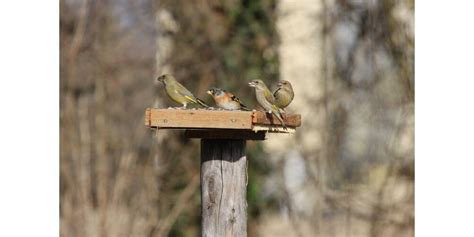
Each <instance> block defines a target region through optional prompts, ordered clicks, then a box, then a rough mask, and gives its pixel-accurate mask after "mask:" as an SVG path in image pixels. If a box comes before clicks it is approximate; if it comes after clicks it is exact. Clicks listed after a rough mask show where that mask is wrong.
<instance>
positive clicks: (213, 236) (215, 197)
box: [201, 139, 247, 237]
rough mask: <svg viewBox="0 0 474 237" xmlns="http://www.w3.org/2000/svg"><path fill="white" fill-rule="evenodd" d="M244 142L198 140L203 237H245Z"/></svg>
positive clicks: (245, 167) (245, 185)
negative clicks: (199, 143) (199, 145)
mask: <svg viewBox="0 0 474 237" xmlns="http://www.w3.org/2000/svg"><path fill="white" fill-rule="evenodd" d="M246 194H247V157H246V156H245V140H215V139H213V140H207V139H202V140H201V215H202V220H201V221H202V233H201V236H203V237H221V236H236V237H241V236H247V201H246Z"/></svg>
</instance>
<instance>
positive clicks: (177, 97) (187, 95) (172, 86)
mask: <svg viewBox="0 0 474 237" xmlns="http://www.w3.org/2000/svg"><path fill="white" fill-rule="evenodd" d="M157 80H158V81H160V82H162V83H163V85H164V86H165V91H166V94H167V95H168V97H169V98H170V99H171V100H172V101H174V102H176V103H178V104H182V105H183V107H182V108H183V109H186V106H187V105H188V104H192V103H193V104H199V105H201V106H202V107H205V108H207V107H209V106H208V105H206V103H204V102H203V101H202V100H200V99H198V98H196V96H194V95H193V94H192V93H191V92H190V91H189V90H188V89H186V87H184V86H183V85H181V84H180V83H179V82H178V81H176V79H175V78H174V77H173V76H172V75H170V74H164V75H161V76H159V77H158V79H157Z"/></svg>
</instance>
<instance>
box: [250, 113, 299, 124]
mask: <svg viewBox="0 0 474 237" xmlns="http://www.w3.org/2000/svg"><path fill="white" fill-rule="evenodd" d="M282 117H283V122H285V125H286V126H288V127H299V126H301V115H300V114H283V116H282ZM252 123H253V124H257V125H281V123H280V121H279V120H278V119H277V118H276V117H275V115H273V114H272V115H270V114H267V113H264V112H262V111H255V112H254V113H253V114H252Z"/></svg>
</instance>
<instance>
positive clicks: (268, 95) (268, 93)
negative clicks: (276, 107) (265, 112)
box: [263, 89, 275, 104]
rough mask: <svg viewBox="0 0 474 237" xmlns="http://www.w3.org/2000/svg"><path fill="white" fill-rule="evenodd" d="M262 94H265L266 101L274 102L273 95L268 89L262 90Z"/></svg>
mask: <svg viewBox="0 0 474 237" xmlns="http://www.w3.org/2000/svg"><path fill="white" fill-rule="evenodd" d="M263 95H264V96H265V99H267V100H268V102H270V103H272V104H273V103H275V97H273V94H272V92H271V91H270V90H269V89H266V90H265V91H264V92H263Z"/></svg>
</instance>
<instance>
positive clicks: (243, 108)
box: [240, 103, 251, 111]
mask: <svg viewBox="0 0 474 237" xmlns="http://www.w3.org/2000/svg"><path fill="white" fill-rule="evenodd" d="M240 109H241V110H245V111H250V110H251V109H249V108H248V107H247V106H245V105H244V104H242V103H240Z"/></svg>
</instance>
